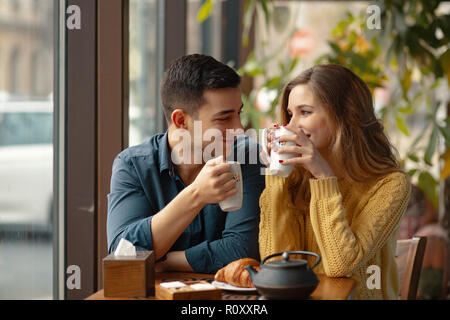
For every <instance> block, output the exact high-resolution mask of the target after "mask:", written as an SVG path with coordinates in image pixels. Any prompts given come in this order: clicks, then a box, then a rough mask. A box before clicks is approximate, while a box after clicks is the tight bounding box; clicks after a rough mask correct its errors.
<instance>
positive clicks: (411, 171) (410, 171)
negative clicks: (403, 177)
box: [408, 169, 419, 177]
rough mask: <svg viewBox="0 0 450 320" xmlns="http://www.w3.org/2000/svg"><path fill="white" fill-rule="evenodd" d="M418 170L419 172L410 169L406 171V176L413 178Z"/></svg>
mask: <svg viewBox="0 0 450 320" xmlns="http://www.w3.org/2000/svg"><path fill="white" fill-rule="evenodd" d="M418 170H419V169H411V170H409V171H408V175H409V176H410V177H412V176H414V175H415V174H416V172H417V171H418Z"/></svg>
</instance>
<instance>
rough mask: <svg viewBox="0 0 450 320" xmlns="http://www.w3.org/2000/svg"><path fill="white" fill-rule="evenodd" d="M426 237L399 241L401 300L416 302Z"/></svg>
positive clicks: (398, 266)
mask: <svg viewBox="0 0 450 320" xmlns="http://www.w3.org/2000/svg"><path fill="white" fill-rule="evenodd" d="M426 243H427V238H426V237H413V238H411V239H405V240H397V250H396V254H395V259H396V262H397V269H398V273H399V279H400V300H415V299H416V297H417V289H418V287H419V280H420V272H421V270H422V262H423V256H424V254H425V246H426Z"/></svg>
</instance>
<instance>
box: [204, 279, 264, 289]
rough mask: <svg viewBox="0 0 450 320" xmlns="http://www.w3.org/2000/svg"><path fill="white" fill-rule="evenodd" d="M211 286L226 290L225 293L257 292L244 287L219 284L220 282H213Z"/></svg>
mask: <svg viewBox="0 0 450 320" xmlns="http://www.w3.org/2000/svg"><path fill="white" fill-rule="evenodd" d="M211 284H212V285H213V286H214V287H216V288H219V289H222V290H227V291H235V292H257V291H258V290H256V288H245V287H236V286H233V285H231V284H228V283H225V282H220V281H215V280H214V281H213V282H211Z"/></svg>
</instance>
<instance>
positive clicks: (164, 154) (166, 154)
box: [158, 130, 173, 173]
mask: <svg viewBox="0 0 450 320" xmlns="http://www.w3.org/2000/svg"><path fill="white" fill-rule="evenodd" d="M158 158H159V172H160V173H161V172H163V171H164V170H167V169H169V170H172V168H173V165H172V161H171V160H170V148H169V131H168V130H166V132H165V133H164V135H163V136H162V137H161V140H160V143H159V148H158Z"/></svg>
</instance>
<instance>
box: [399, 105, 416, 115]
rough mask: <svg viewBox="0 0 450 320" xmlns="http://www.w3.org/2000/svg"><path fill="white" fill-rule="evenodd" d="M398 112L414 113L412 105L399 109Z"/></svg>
mask: <svg viewBox="0 0 450 320" xmlns="http://www.w3.org/2000/svg"><path fill="white" fill-rule="evenodd" d="M397 110H398V111H399V112H401V113H403V114H411V113H413V109H412V105H408V106H407V107H403V108H398V109H397Z"/></svg>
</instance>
